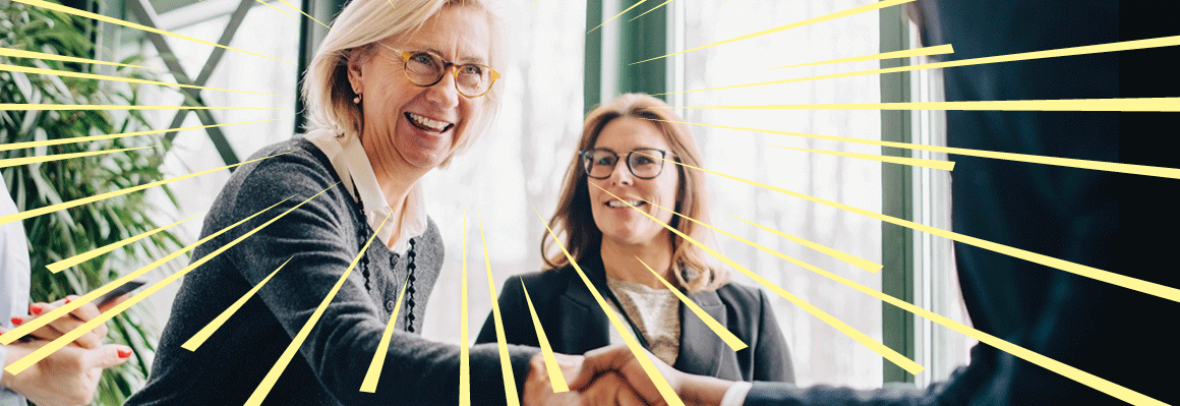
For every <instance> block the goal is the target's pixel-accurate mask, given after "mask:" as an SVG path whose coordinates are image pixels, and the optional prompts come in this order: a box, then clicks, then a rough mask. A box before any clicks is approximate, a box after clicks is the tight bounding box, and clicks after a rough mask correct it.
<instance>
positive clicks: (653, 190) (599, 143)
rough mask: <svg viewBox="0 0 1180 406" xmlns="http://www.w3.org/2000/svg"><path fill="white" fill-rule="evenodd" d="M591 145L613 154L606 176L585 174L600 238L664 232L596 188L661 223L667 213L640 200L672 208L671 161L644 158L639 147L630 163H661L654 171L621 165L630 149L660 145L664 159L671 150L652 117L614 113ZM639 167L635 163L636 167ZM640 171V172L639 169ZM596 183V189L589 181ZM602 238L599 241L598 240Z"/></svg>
mask: <svg viewBox="0 0 1180 406" xmlns="http://www.w3.org/2000/svg"><path fill="white" fill-rule="evenodd" d="M592 148H595V149H607V150H610V151H612V152H614V153H615V154H617V155H618V160H617V162H615V165H614V170H613V171H612V172H611V173H610V177H608V178H606V179H594V178H588V179H587V180H588V181H589V182H590V183H591V184H588V185H586V187H587V188H589V193H590V207H591V212H592V214H593V215H594V223H595V225H597V226H598V229H599V230H600V231H602V238H603V239H604V240H611V241H612V242H614V243H616V244H620V245H642V244H648V243H651V242H653V241H655V238H657V237H661V238H666V236H667V233H668V231H667V230H666V229H664V227H663V226H662V225H660V224H657V223H656V222H654V221H651V219H649V218H647V216H644V215H643V214H641V213H638V212H636V210H635V209H632V208H631V207H628V206H627V205H626V204H624V203H623V202H621V201H619V200H617V199H615V198H614V197H611V195H610V194H608V193H606V192H603V191H602V189H606V190H607V191H610V193H613V194H615V196H618V197H619V199H623V200H625V201H628V202H630V203H631V204H633V205H635V207H636V208H638V209H640V210H642V211H644V212H646V213H648V214H650V215H652V216H653V217H655V218H657V219H659V220H660V221H661V222H663V223H665V224H667V223H668V222H669V221H671V219H672V216H673V214H672V213H670V212H668V211H665V210H662V209H660V208H657V207H655V206H653V205H651V204H646V203H643V201H648V202H652V203H655V204H658V205H660V206H663V207H666V208H669V209H674V208H675V207H676V197H677V196H676V195H677V189H678V188H679V185H680V173H679V171H678V170H677V167H676V164H673V163H669V162H663V161H661V160H659V159H654V158H646V157H643V156H641V155H640V153H639V152H637V153H635V154H633V155H632V158H633V159H634V160H636V162H633V163H634V164H642V165H648V164H651V165H657V166H658V165H662V169H661V170H660V171H659V175H657V176H656V177H655V178H652V179H641V178H639V177H637V176H635V174H633V173H632V172H631V170H629V169H628V167H627V154H628V153H630V152H631V151H634V150H636V149H643V148H651V149H658V150H662V151H666V152H667V154H668V159H672V156H673V152H672V151H671V148H669V146H668V142H667V141H666V140H665V139H664V134H663V133H662V132H661V131H660V129H659V127H657V126H656V125H655V124H654V123H652V122H650V121H647V120H643V119H640V118H635V117H621V118H617V119H615V120H613V121H611V122H610V123H608V124H607V125H606V127H604V128H603V129H602V132H601V133H600V134H599V135H598V140H596V141H595V143H594V146H593V147H592ZM637 169H639V168H637ZM641 174H642V173H641ZM594 185H598V186H599V187H601V188H602V189H599V188H598V187H595V186H594ZM604 242H605V241H604Z"/></svg>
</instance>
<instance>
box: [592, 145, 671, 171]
mask: <svg viewBox="0 0 1180 406" xmlns="http://www.w3.org/2000/svg"><path fill="white" fill-rule="evenodd" d="M580 155H581V157H582V169H585V170H586V176H589V177H591V178H594V179H606V178H609V177H610V175H611V173H614V171H615V164H617V163H618V162H619V154H616V153H615V152H614V151H611V150H609V149H606V148H595V149H588V150H584V151H582V153H581V154H580ZM667 156H668V151H664V150H662V149H655V148H636V149H634V150H631V152H628V153H627V169H630V170H631V174H632V175H635V177H637V178H639V179H652V178H655V177H656V176H660V172H662V171H663V170H664V160H663V159H664V158H665V157H667Z"/></svg>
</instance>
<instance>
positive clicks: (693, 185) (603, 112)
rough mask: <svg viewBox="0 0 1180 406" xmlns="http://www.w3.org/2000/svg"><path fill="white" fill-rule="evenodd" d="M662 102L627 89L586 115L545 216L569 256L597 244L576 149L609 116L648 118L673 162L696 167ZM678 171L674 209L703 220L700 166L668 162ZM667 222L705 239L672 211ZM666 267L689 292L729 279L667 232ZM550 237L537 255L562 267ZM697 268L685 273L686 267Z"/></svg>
mask: <svg viewBox="0 0 1180 406" xmlns="http://www.w3.org/2000/svg"><path fill="white" fill-rule="evenodd" d="M659 107H668V105H667V104H666V103H664V102H663V101H662V100H660V99H657V98H655V97H652V96H649V95H646V94H637V93H629V94H624V95H622V96H619V97H617V98H615V99H614V100H612V101H611V102H609V103H607V104H605V105H602V106H598V107H597V108H595V109H594V110H593V111H591V112H590V113H588V114H587V115H586V122H585V124H584V125H583V126H582V138H581V140H579V141H578V148H577V150H576V151H575V152H574V157H573V159H572V160H571V161H570V165H569V168H568V169H567V170H566V174H565V180H564V181H563V183H564V186H563V187H562V191H561V200H560V201H559V202H558V204H557V210H556V212H555V213H554V214H553V217H551V218H550V219H549V227H550V228H551V229H553V232H554V233H556V234H557V235H559V236H562V237H563V239H564V240H565V243H564V245H565V247H566V249H568V250H569V252H570V256H572V257H573V258H575V259H576V260H577V261H579V262H580V261H581V260H582V259H583V258H584V257H585V256H586V255H597V254H598V252H599V249H600V248H601V247H602V231H601V230H599V229H598V226H597V225H596V224H595V223H594V216H593V214H592V213H591V211H590V210H591V207H590V193H589V189H588V188H589V185H588V184H587V183H586V182H587V180H586V179H587V176H586V172H585V171H584V170H583V169H582V166H581V158H580V157H579V155H578V154H579V153H580V152H581V151H583V150H586V149H589V148H593V147H594V143H595V142H597V141H598V136H599V134H601V133H602V130H603V129H604V128H606V125H607V124H609V123H610V122H611V121H613V120H615V119H617V118H621V117H633V118H639V119H646V120H662V121H651V123H652V124H653V125H655V126H656V127H658V128H659V129H660V132H661V133H663V134H664V139H665V141H667V142H668V145H669V146H670V148H671V150H672V151H671V152H672V155H673V156H675V160H676V161H677V162H682V163H685V164H688V165H692V166H697V167H700V166H701V159H700V156H701V154H700V151H699V150H698V149H697V145H696V140H695V139H694V138H693V135H692V132H690V131H689V130H688V127H687V126H685V125H683V124H678V123H672V122H670V121H680V118H679V117H677V116H676V115H675V114H674V113H672V110H671V109H667V108H659ZM665 165H670V166H674V167H675V168H676V170H677V171H678V172H679V173H680V185H679V190H678V192H677V199H676V207H675V208H674V209H675V210H676V211H677V212H678V213H682V214H684V215H686V216H688V217H691V218H694V219H696V220H698V221H701V222H703V223H705V224H708V223H709V216H708V211H709V210H708V202H709V201H708V198H707V193H706V192H705V179H704V177H703V176H702V174H701V173H700V171H686V170H684V167H682V166H680V165H675V164H671V163H665ZM669 225H670V226H672V227H674V228H676V229H677V230H679V231H680V232H681V233H684V235H687V236H689V237H692V238H693V239H694V240H697V241H699V242H702V243H706V242H707V241H709V239H708V238H709V237H710V236H709V234H708V231H709V230H708V229H707V228H705V227H702V226H699V225H697V224H695V223H693V222H691V221H687V220H682V219H681V218H680V217H679V216H676V215H675V214H673V215H672V220H671V222H670V223H669ZM671 238H672V267H673V272H672V273H673V274H674V275H675V276H676V280H675V281H669V282H672V283H674V284H676V285H678V286H680V287H683V288H686V289H688V290H689V291H691V292H696V291H703V290H714V289H717V288H719V287H721V286H724V285H725V284H727V283H729V270H728V269H725V268H723V267H720V266H718V265H716V263H715V262H714V261H713V260H712V257H710V256H709V254H708V253H706V252H705V251H704V250H702V249H700V248H699V247H697V246H696V245H693V244H691V243H688V242H687V241H685V240H684V238H682V237H680V236H679V235H675V233H673V234H672V236H671ZM553 242H554V240H553V239H552V236H551V235H549V234H548V233H545V234H544V237H543V238H541V257H542V259H544V260H545V264H546V265H547V268H546V269H547V270H548V269H554V268H559V267H563V266H566V265H568V264H569V260H568V259H567V258H566V257H565V254H563V253H562V252H561V250H560V249H559V248H556V247H554V246H553ZM689 269H691V270H695V271H697V272H699V273H698V274H697V275H695V277H691V279H690V278H689V275H686V272H685V271H686V270H689Z"/></svg>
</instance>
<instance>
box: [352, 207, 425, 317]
mask: <svg viewBox="0 0 1180 406" xmlns="http://www.w3.org/2000/svg"><path fill="white" fill-rule="evenodd" d="M353 190H354V192H355V194H356V196H357V216H358V217H360V220H361V225H360V227H357V244H358V245H359V248H358V249H357V250H358V251H359V250H363V249H364V248H365V242H367V241H369V238H372V236H371V235H369V220H368V217H367V216H365V203H364V201H361V198H360V196H361V194H360V192H358V191H356V187H355V186H354V187H353ZM393 255H397V254H396V253H395V254H393ZM415 256H416V254H415V253H414V239H413V238H410V249H409V250H407V251H406V258H408V259H409V263H407V264H406V273H407V275H406V332H409V333H413V332H414V319H415V317H414V293H415V291H416V290H415V289H414V281H415V280H416V279H417V278H415V277H414V270H415V269H416V268H417V266H416V265H414V257H415ZM360 267H361V275H363V276H364V277H365V291H366V292H372V290H373V288H372V287H371V286H370V285H369V255H368V254H367V253H365V254H362V255H361V262H360Z"/></svg>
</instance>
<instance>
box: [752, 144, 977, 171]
mask: <svg viewBox="0 0 1180 406" xmlns="http://www.w3.org/2000/svg"><path fill="white" fill-rule="evenodd" d="M770 147H771V148H782V149H793V150H796V151H804V152H814V153H817V154H827V155H836V156H842V157H848V158H859V159H868V160H872V161H880V162H888V163H891V164H900V165H909V166H920V167H923V168H930V169H938V170H943V171H952V170H954V169H955V163H954V162H951V161H939V160H936V159H921V158H906V157H903V156H886V155H873V154H857V153H854V152H840V151H822V150H818V149H806V148H793V147H784V146H779V145H771V146H770Z"/></svg>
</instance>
